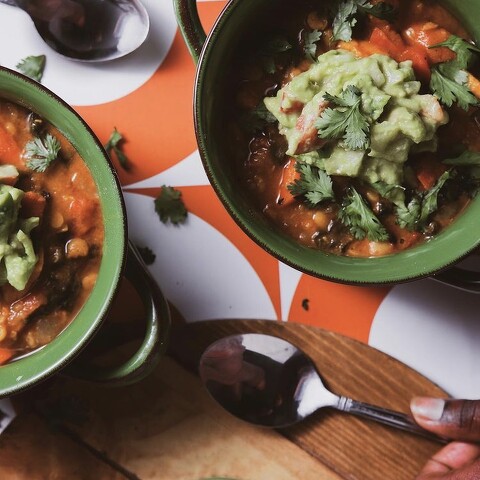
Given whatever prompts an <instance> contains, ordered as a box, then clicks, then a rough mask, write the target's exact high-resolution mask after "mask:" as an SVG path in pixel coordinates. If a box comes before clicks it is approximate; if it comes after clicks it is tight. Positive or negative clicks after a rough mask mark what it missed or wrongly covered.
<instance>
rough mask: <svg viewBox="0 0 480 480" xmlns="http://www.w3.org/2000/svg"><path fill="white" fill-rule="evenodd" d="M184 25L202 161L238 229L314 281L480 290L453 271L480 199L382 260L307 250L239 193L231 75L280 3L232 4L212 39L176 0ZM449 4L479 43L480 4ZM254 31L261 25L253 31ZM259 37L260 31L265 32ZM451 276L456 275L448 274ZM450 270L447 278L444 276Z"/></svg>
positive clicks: (183, 1)
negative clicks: (422, 282)
mask: <svg viewBox="0 0 480 480" xmlns="http://www.w3.org/2000/svg"><path fill="white" fill-rule="evenodd" d="M174 3H175V8H176V14H177V20H178V22H179V25H180V29H181V31H182V33H183V36H184V38H185V40H186V42H187V45H188V47H189V49H190V52H191V54H192V56H193V58H194V60H195V61H196V62H198V65H197V74H196V81H195V99H194V120H195V128H196V136H197V143H198V147H199V151H200V155H201V158H202V161H203V164H204V167H205V170H206V173H207V175H208V177H209V179H210V182H211V184H212V186H213V188H214V190H215V192H216V193H217V195H218V197H219V198H220V200H221V201H222V203H223V204H224V206H225V208H226V209H227V211H228V212H229V213H230V215H231V216H232V217H233V219H234V220H235V221H236V222H237V223H238V225H239V226H240V227H241V228H242V229H243V230H244V231H245V232H246V233H247V234H248V235H249V236H250V237H251V238H252V239H253V240H254V241H256V242H257V243H258V244H259V245H260V246H261V247H262V248H264V249H265V250H266V251H268V252H269V253H271V254H272V255H273V256H275V257H276V258H277V259H279V260H280V261H282V262H284V263H286V264H287V265H290V266H292V267H293V268H295V269H297V270H300V271H302V272H305V273H307V274H310V275H313V276H316V277H320V278H323V279H326V280H331V281H335V282H339V283H346V284H355V285H379V284H381V285H385V284H395V283H400V282H406V281H411V280H415V279H419V278H423V277H428V276H431V275H435V274H437V275H436V277H435V278H437V279H438V280H440V281H445V282H447V283H449V284H452V285H454V286H457V287H461V288H466V289H469V290H472V291H480V288H479V286H477V284H478V283H479V282H478V281H479V280H480V278H478V277H479V275H475V274H474V273H471V272H465V271H459V270H458V269H454V270H452V269H450V268H449V267H451V266H453V265H454V264H456V263H457V262H458V261H459V260H461V259H463V258H464V257H465V256H467V255H468V254H470V253H471V252H472V251H473V250H474V249H476V248H477V247H478V245H479V244H480V221H478V219H479V218H480V196H479V197H478V198H477V199H476V200H474V201H473V202H472V204H471V205H470V206H469V207H468V209H466V211H465V213H463V214H462V215H461V216H460V218H458V219H457V220H456V221H455V222H454V224H453V225H452V226H450V227H449V228H448V229H446V230H445V231H444V232H443V233H441V234H439V235H438V236H436V237H435V238H433V239H432V240H431V241H429V242H427V243H424V244H423V245H420V246H417V247H415V248H412V249H411V250H406V251H403V252H400V253H396V254H393V255H390V256H385V257H379V258H351V257H341V256H336V255H332V254H327V253H324V252H321V251H319V250H315V249H311V248H308V247H305V246H302V245H300V244H298V243H297V242H295V241H294V240H292V239H291V238H289V237H287V236H286V235H285V234H283V233H281V232H279V231H278V230H276V229H275V228H274V227H273V226H272V224H271V223H270V222H269V221H268V220H267V219H266V218H265V217H264V216H263V214H262V213H261V212H259V211H258V210H257V209H255V208H254V206H253V205H252V203H251V202H250V201H249V198H246V196H245V193H244V191H242V189H239V188H238V178H237V177H236V175H235V172H234V169H233V166H232V165H231V163H232V162H229V161H228V159H229V158H230V157H231V154H230V153H229V150H228V145H225V142H224V141H223V138H224V137H225V133H224V132H225V124H226V118H225V108H224V105H227V104H228V103H229V102H231V99H230V98H229V95H231V89H229V88H228V85H227V84H226V81H227V80H226V77H227V76H226V75H225V72H228V71H230V70H231V64H232V62H233V61H234V57H235V53H236V52H237V51H238V49H241V48H242V45H244V44H245V38H246V37H247V36H248V35H249V34H250V31H251V30H252V29H255V27H254V26H255V25H258V24H259V23H261V22H260V21H259V18H266V17H265V16H266V15H269V19H270V24H268V23H265V22H264V23H263V24H265V25H267V24H268V25H269V28H271V23H272V22H275V8H276V5H278V1H277V2H276V1H273V0H231V1H230V2H229V3H228V4H227V6H226V7H225V8H224V10H223V11H222V13H221V15H220V16H219V18H218V19H217V21H216V23H215V25H214V27H213V29H212V31H211V33H210V35H209V36H208V37H206V35H205V33H204V31H203V29H202V27H201V24H200V21H199V19H198V12H197V10H196V2H195V0H174ZM443 3H445V5H446V6H447V7H448V8H449V9H450V11H452V13H454V14H456V15H457V16H458V17H459V18H461V19H463V20H464V25H465V26H466V27H467V29H468V30H469V31H470V32H471V33H472V35H473V37H474V38H475V39H476V40H479V39H480V2H478V1H476V0H462V2H456V1H454V0H448V1H445V2H443ZM252 25H253V26H252ZM257 30H258V29H257ZM445 269H448V270H446V271H444V270H445ZM440 271H444V272H443V273H441V274H440V273H439V272H440Z"/></svg>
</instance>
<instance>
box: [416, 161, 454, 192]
mask: <svg viewBox="0 0 480 480" xmlns="http://www.w3.org/2000/svg"><path fill="white" fill-rule="evenodd" d="M414 169H415V172H416V175H417V178H418V181H419V182H420V184H421V186H422V187H423V189H424V190H430V189H431V188H432V187H433V186H434V185H435V183H437V180H438V179H439V178H440V177H441V176H442V174H443V173H445V172H446V170H447V167H446V166H445V165H444V164H443V163H441V162H439V161H438V160H437V159H436V158H435V157H433V156H431V155H424V156H422V157H421V158H419V159H418V160H417V161H416V162H415V165H414Z"/></svg>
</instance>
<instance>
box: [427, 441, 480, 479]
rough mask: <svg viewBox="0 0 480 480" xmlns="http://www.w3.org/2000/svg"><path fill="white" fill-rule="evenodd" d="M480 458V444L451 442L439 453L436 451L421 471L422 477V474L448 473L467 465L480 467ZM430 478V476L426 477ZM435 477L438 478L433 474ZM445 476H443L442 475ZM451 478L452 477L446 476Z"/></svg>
mask: <svg viewBox="0 0 480 480" xmlns="http://www.w3.org/2000/svg"><path fill="white" fill-rule="evenodd" d="M479 458H480V446H478V445H474V444H472V443H462V442H452V443H449V444H448V445H447V446H446V447H444V448H442V450H440V451H439V452H438V453H436V454H435V455H434V456H433V457H432V458H431V459H430V460H429V461H428V462H427V463H426V465H425V467H424V468H423V470H422V471H421V474H420V477H419V478H423V477H422V475H430V476H432V475H433V474H436V475H440V474H443V475H445V474H447V473H450V472H452V471H455V470H461V469H463V468H465V467H469V468H470V467H471V468H473V467H474V468H476V469H480V462H478V461H477V462H476V463H475V464H474V463H473V462H475V460H478V459H479ZM426 478H430V477H426ZM433 478H436V477H435V476H433ZM441 478H443V477H441ZM446 478H450V477H446ZM470 478H480V477H470Z"/></svg>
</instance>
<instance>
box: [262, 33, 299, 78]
mask: <svg viewBox="0 0 480 480" xmlns="http://www.w3.org/2000/svg"><path fill="white" fill-rule="evenodd" d="M292 48H293V46H292V44H291V43H290V42H289V41H288V40H287V39H286V38H284V37H282V36H275V37H272V38H270V39H269V40H268V41H267V42H266V43H265V44H263V45H262V47H261V48H260V51H259V52H258V53H259V56H260V60H261V63H262V66H263V69H264V70H265V73H270V74H272V73H275V70H276V65H275V58H276V57H277V56H278V55H279V54H282V53H285V52H288V51H289V50H291V49H292Z"/></svg>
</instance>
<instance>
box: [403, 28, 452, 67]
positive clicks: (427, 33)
mask: <svg viewBox="0 0 480 480" xmlns="http://www.w3.org/2000/svg"><path fill="white" fill-rule="evenodd" d="M450 35H451V34H450V32H449V31H448V30H445V29H444V28H442V27H439V26H438V25H437V24H436V23H433V22H427V23H419V24H418V23H417V24H414V25H412V26H411V27H409V28H407V29H406V30H405V31H404V32H403V38H404V40H405V42H406V43H407V44H408V45H410V46H412V47H418V48H420V49H421V50H423V51H424V53H425V55H426V56H427V58H428V61H429V62H430V63H431V64H435V63H443V62H448V61H449V60H453V59H455V57H456V54H455V52H453V51H452V50H450V49H449V48H448V47H436V48H430V47H433V46H434V45H438V44H439V43H442V42H444V41H446V40H447V39H448V38H449V37H450Z"/></svg>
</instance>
